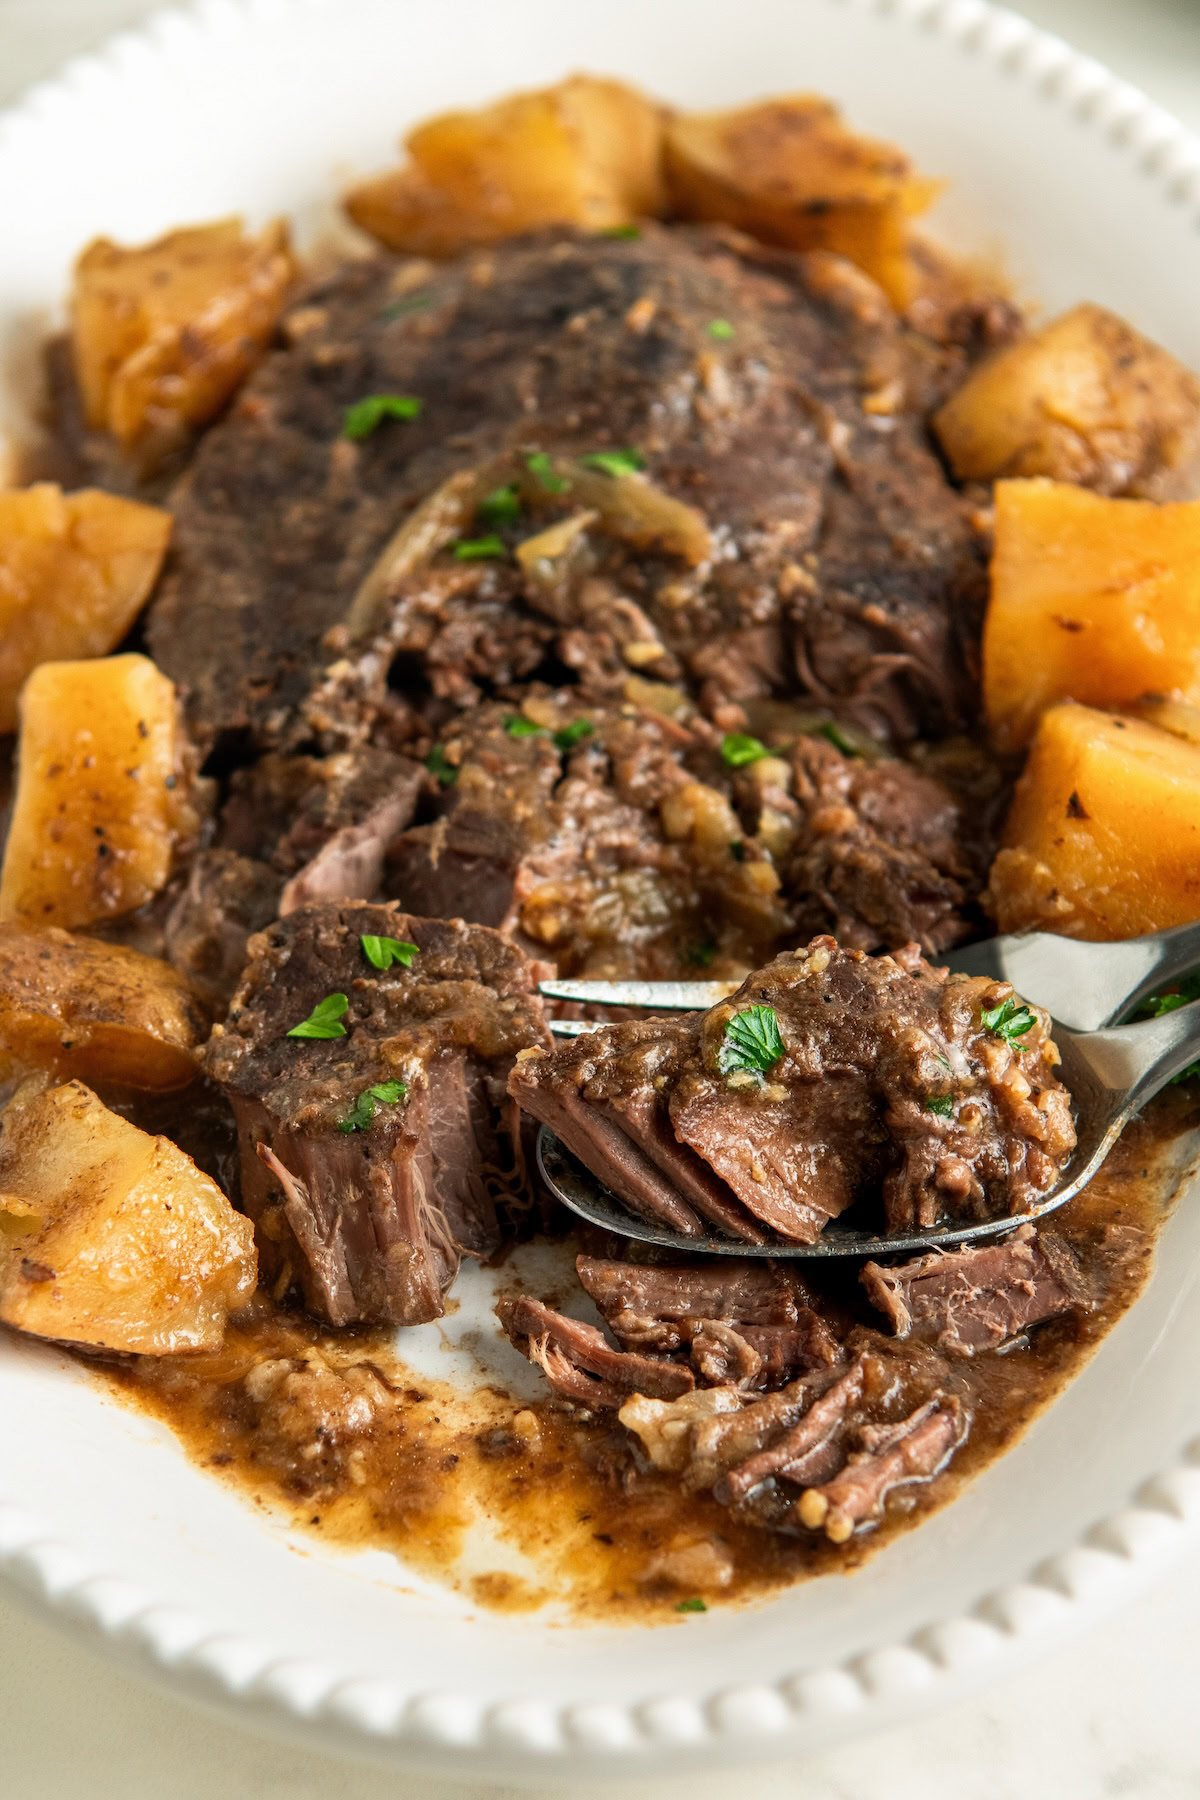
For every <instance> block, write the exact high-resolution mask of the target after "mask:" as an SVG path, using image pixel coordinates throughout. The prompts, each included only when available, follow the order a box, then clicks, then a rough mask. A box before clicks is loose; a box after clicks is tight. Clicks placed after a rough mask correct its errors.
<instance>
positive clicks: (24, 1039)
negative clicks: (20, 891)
mask: <svg viewBox="0 0 1200 1800" xmlns="http://www.w3.org/2000/svg"><path fill="white" fill-rule="evenodd" d="M207 1030H208V1021H207V1019H206V1016H205V1014H204V1011H203V1009H202V1008H201V1007H200V1005H199V1004H198V1002H197V1000H196V998H195V996H194V995H193V993H192V992H191V989H190V988H189V987H188V986H187V984H186V983H185V982H184V981H183V980H182V979H181V978H180V977H179V976H178V975H177V974H176V973H175V970H174V969H173V968H172V967H171V966H170V964H169V963H165V962H160V961H159V960H158V958H157V957H155V956H142V955H140V954H139V952H138V951H136V950H127V949H125V948H124V947H123V946H121V945H119V944H105V943H102V942H101V941H100V940H99V939H97V938H86V937H72V936H71V935H70V934H69V933H68V932H65V931H59V930H57V929H55V928H51V929H50V930H49V931H34V930H29V929H27V928H26V927H25V926H23V925H0V1057H3V1058H4V1059H5V1061H7V1062H8V1063H9V1064H13V1065H16V1066H18V1067H21V1066H23V1067H26V1068H29V1067H32V1068H39V1069H49V1070H51V1071H52V1072H53V1073H54V1074H55V1075H57V1076H58V1078H59V1079H60V1080H67V1079H68V1078H70V1077H76V1078H77V1079H79V1080H80V1081H90V1082H97V1083H108V1082H114V1083H118V1084H120V1085H122V1086H126V1087H137V1088H149V1089H155V1090H162V1089H169V1088H178V1087H184V1086H186V1085H187V1083H188V1082H189V1081H192V1080H194V1079H195V1076H196V1060H195V1056H194V1054H193V1053H194V1051H195V1049H196V1046H197V1045H198V1044H199V1043H200V1042H201V1041H202V1039H203V1038H204V1037H205V1036H206V1035H207Z"/></svg>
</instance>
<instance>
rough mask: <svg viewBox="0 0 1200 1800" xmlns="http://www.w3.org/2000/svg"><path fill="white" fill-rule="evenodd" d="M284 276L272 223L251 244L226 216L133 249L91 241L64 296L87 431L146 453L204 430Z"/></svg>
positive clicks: (249, 364) (271, 320)
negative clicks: (68, 302)
mask: <svg viewBox="0 0 1200 1800" xmlns="http://www.w3.org/2000/svg"><path fill="white" fill-rule="evenodd" d="M293 274H294V264H293V262H292V257H291V252H290V250H289V247H288V233H287V227H286V225H285V224H284V223H283V222H282V221H281V220H276V221H274V223H272V224H270V225H268V226H266V227H265V228H264V230H263V231H262V232H260V233H259V234H258V236H257V237H253V236H248V235H247V234H246V233H245V232H244V231H243V228H242V222H241V220H240V219H236V218H233V219H221V220H218V221H217V222H216V223H214V224H211V225H194V226H189V227H186V228H184V229H182V230H179V231H172V232H168V233H167V235H166V236H165V237H161V238H157V239H156V240H155V241H154V242H153V243H152V244H143V245H140V246H138V247H136V248H125V247H123V246H122V245H119V244H114V243H112V242H110V241H109V239H107V238H97V239H96V240H95V241H94V242H93V243H91V244H89V245H88V247H87V249H86V250H84V251H83V253H82V255H81V256H80V257H79V259H78V261H77V262H76V264H75V282H74V289H73V293H72V300H71V315H72V316H71V338H72V347H73V352H74V360H75V371H76V378H77V380H78V382H79V387H80V391H81V393H82V396H83V403H84V410H85V412H86V415H87V421H88V424H89V425H91V426H92V427H93V428H95V429H97V430H107V431H111V432H112V433H113V435H114V436H115V437H116V438H117V439H118V441H119V442H120V443H121V444H122V445H123V446H125V448H126V449H131V448H134V447H142V446H144V445H146V444H149V445H151V446H152V447H153V449H155V450H156V451H162V450H167V449H171V448H174V447H175V446H176V445H177V444H178V443H179V442H180V441H182V440H185V439H186V436H187V433H188V432H189V431H190V430H193V429H195V428H196V427H198V426H201V425H205V424H207V423H208V421H209V420H210V419H212V418H214V417H215V416H216V414H217V413H218V412H220V410H221V408H222V407H223V406H224V405H225V403H226V401H227V400H228V399H229V398H230V396H231V395H232V394H233V393H234V392H235V390H236V389H237V388H238V387H239V386H240V384H241V383H242V382H243V381H244V380H245V378H246V376H247V375H248V374H249V372H250V370H251V369H252V368H253V367H254V364H255V363H256V362H257V361H258V359H259V357H260V356H261V354H262V352H263V350H264V349H265V348H266V346H267V344H268V343H269V342H270V340H271V335H272V333H273V332H274V329H275V325H276V323H277V321H278V319H279V315H280V313H281V312H282V310H283V304H284V300H285V298H286V295H287V290H288V286H289V283H290V282H291V279H292V276H293Z"/></svg>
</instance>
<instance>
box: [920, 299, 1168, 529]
mask: <svg viewBox="0 0 1200 1800" xmlns="http://www.w3.org/2000/svg"><path fill="white" fill-rule="evenodd" d="M933 427H934V430H935V431H936V432H937V435H938V437H939V438H940V440H941V444H942V448H943V449H944V450H945V452H946V455H947V456H948V457H949V459H950V463H951V466H952V468H953V470H954V473H955V474H956V475H957V476H958V477H959V479H960V480H962V481H991V480H993V479H995V478H996V477H998V476H1001V475H1048V476H1050V477H1052V479H1054V480H1056V481H1074V482H1078V483H1079V484H1080V485H1081V486H1083V487H1090V488H1095V489H1096V490H1097V492H1099V493H1102V494H1132V495H1135V496H1140V497H1141V498H1143V499H1147V500H1187V499H1190V498H1191V497H1192V496H1193V495H1195V494H1197V493H1200V381H1197V379H1196V377H1195V376H1194V375H1192V374H1191V373H1190V372H1189V371H1188V370H1187V369H1185V368H1184V367H1183V364H1182V363H1179V362H1176V360H1175V358H1174V357H1173V356H1171V355H1169V354H1168V353H1167V351H1165V350H1163V349H1160V348H1159V346H1158V345H1157V344H1152V343H1151V342H1150V340H1149V338H1144V337H1142V336H1141V335H1140V334H1139V333H1138V332H1136V331H1135V330H1134V329H1133V327H1132V326H1131V325H1127V324H1126V323H1125V321H1124V319H1119V318H1117V316H1116V314H1115V313H1110V312H1106V311H1105V309H1104V308H1103V307H1102V306H1090V305H1088V306H1076V307H1074V308H1072V310H1071V311H1070V312H1067V313H1064V314H1063V315H1062V317H1061V318H1060V319H1055V320H1053V321H1052V322H1051V323H1050V324H1049V325H1046V326H1044V327H1043V328H1042V330H1041V331H1035V332H1034V333H1033V334H1032V335H1031V336H1030V337H1027V338H1022V339H1021V340H1020V341H1019V342H1018V343H1015V344H1010V345H1008V346H1007V347H1006V348H1005V349H1003V350H999V351H997V352H996V354H995V355H994V356H991V357H989V358H988V359H987V360H986V361H985V362H982V363H980V364H979V366H978V367H977V368H976V369H975V370H974V371H973V372H972V374H970V375H969V376H968V377H967V379H966V381H965V382H964V383H963V385H962V387H960V388H959V390H958V392H957V393H955V394H952V395H951V397H950V399H949V400H947V401H946V403H945V405H944V406H943V407H942V408H941V409H940V411H938V412H937V413H935V414H934V417H933Z"/></svg>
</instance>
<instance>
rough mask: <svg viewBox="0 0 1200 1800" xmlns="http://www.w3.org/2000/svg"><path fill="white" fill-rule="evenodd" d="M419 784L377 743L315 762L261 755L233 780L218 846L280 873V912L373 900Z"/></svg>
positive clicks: (411, 767)
mask: <svg viewBox="0 0 1200 1800" xmlns="http://www.w3.org/2000/svg"><path fill="white" fill-rule="evenodd" d="M427 782H428V777H427V775H426V773H425V771H424V770H423V769H422V768H421V767H420V765H419V764H418V763H415V762H412V761H411V760H410V759H409V758H407V757H403V756H397V755H395V754H393V753H392V752H391V751H389V750H385V749H382V748H380V747H378V746H375V745H360V746H358V747H356V748H355V749H354V750H352V751H344V752H342V753H340V754H335V755H332V756H327V757H325V758H323V759H318V758H316V757H312V756H291V757H285V756H278V755H271V756H265V757H263V758H262V759H261V761H259V762H258V763H256V764H254V765H253V767H251V768H249V769H246V770H243V771H240V772H239V773H238V774H237V775H236V776H235V777H234V780H233V784H232V791H231V794H230V797H229V799H228V801H227V802H226V804H225V807H224V809H223V812H222V817H221V827H220V841H221V843H222V844H223V845H225V846H226V847H228V848H231V849H233V850H237V851H240V852H242V853H243V854H244V855H248V856H254V857H258V858H262V859H263V860H266V861H269V862H270V864H271V866H272V867H273V868H275V869H277V870H278V871H279V874H280V876H281V877H282V878H283V881H284V886H283V891H282V894H281V896H280V903H279V911H280V913H281V914H287V913H289V912H294V911H295V910H296V908H297V907H300V906H315V905H319V904H320V903H322V902H323V901H329V900H373V899H375V898H377V896H378V894H379V889H380V882H381V877H382V874H383V863H384V854H385V851H386V849H387V846H388V845H389V844H390V843H391V842H392V840H393V839H394V838H395V837H397V836H398V835H399V833H400V832H402V831H403V830H404V827H405V826H406V825H408V823H409V822H410V820H411V819H412V816H413V813H414V812H415V810H416V807H417V802H418V799H419V797H420V795H421V793H422V791H423V789H424V788H425V786H426V784H427Z"/></svg>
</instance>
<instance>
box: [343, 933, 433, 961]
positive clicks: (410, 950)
mask: <svg viewBox="0 0 1200 1800" xmlns="http://www.w3.org/2000/svg"><path fill="white" fill-rule="evenodd" d="M358 941H359V943H360V944H361V945H362V953H363V955H364V956H365V957H366V959H367V961H368V962H369V963H370V965H371V967H372V968H373V969H390V968H391V966H392V964H393V963H399V964H400V967H401V968H402V969H411V968H412V966H413V959H414V957H417V956H419V955H420V949H419V947H418V946H417V945H416V944H409V943H406V941H405V940H404V938H391V937H376V936H375V935H374V934H373V933H371V932H367V933H366V934H365V935H364V936H363V937H360V938H359V940H358Z"/></svg>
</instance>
